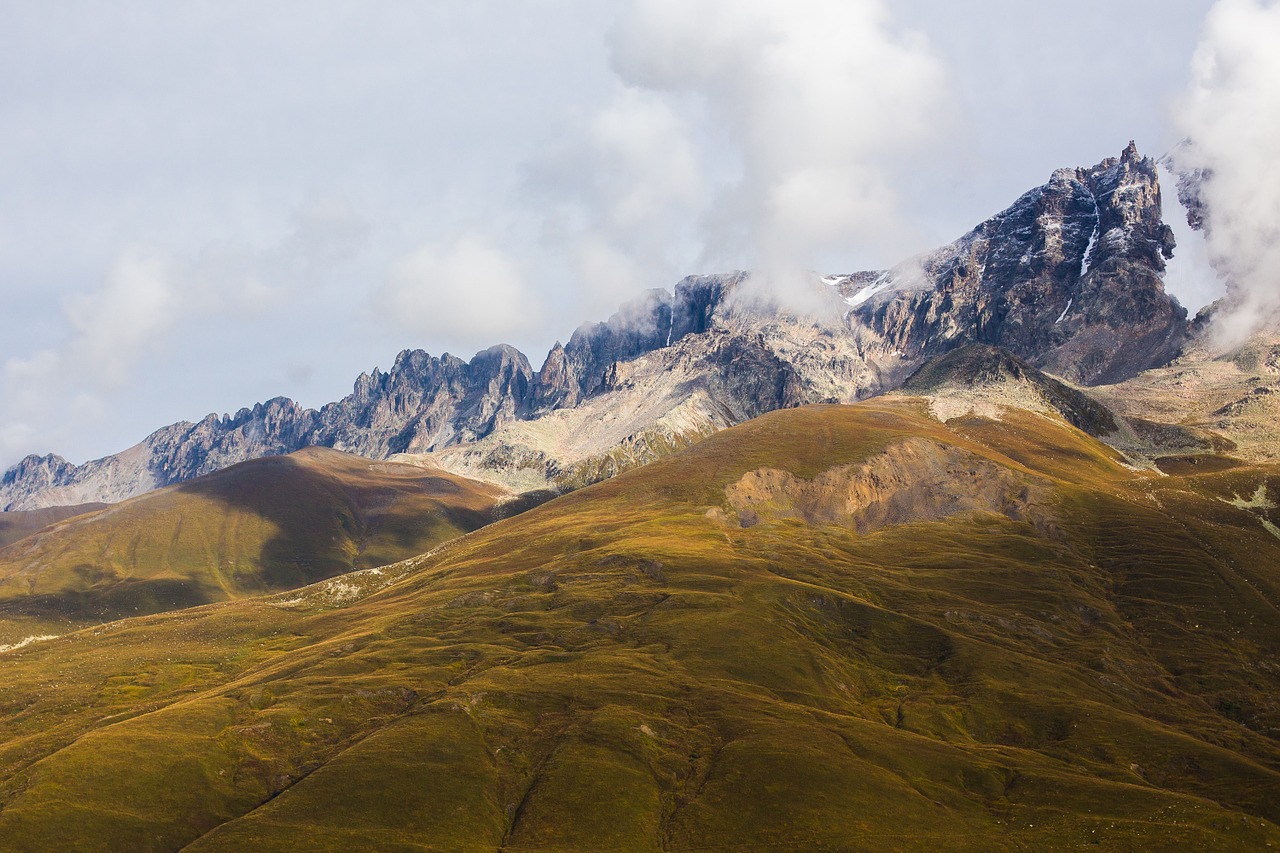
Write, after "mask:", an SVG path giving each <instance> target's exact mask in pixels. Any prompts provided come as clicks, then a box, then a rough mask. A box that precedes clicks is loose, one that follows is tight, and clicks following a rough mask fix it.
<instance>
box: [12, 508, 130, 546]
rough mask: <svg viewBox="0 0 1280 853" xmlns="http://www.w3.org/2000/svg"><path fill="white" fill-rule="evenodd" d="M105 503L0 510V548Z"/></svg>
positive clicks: (91, 510) (93, 509)
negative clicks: (9, 510)
mask: <svg viewBox="0 0 1280 853" xmlns="http://www.w3.org/2000/svg"><path fill="white" fill-rule="evenodd" d="M106 506H107V505H106V504H79V505H77V506H51V507H45V508H44V509H31V510H20V511H17V512H0V548H3V547H4V546H6V545H11V544H13V543H14V542H17V541H18V540H19V539H25V538H26V537H28V536H30V535H31V534H32V533H35V532H36V531H37V530H40V529H42V528H45V527H48V526H49V525H50V524H55V523H57V522H59V521H63V520H65V519H68V518H74V517H75V516H77V515H84V514H85V513H86V512H93V511H95V510H99V509H105V508H106Z"/></svg>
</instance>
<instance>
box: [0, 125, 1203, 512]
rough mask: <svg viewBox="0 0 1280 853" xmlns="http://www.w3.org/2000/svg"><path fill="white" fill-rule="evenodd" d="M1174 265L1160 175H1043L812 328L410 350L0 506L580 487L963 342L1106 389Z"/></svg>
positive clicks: (31, 463)
mask: <svg viewBox="0 0 1280 853" xmlns="http://www.w3.org/2000/svg"><path fill="white" fill-rule="evenodd" d="M1173 249H1174V245H1173V238H1172V234H1171V232H1170V230H1169V228H1168V227H1167V226H1166V225H1164V223H1163V221H1162V219H1161V195H1160V187H1159V181H1158V174H1157V167H1156V164H1155V162H1154V161H1152V160H1151V159H1149V158H1145V157H1142V156H1140V155H1139V154H1138V152H1137V150H1136V148H1135V147H1134V146H1133V145H1132V144H1130V145H1129V147H1128V148H1126V149H1125V151H1124V152H1123V153H1122V155H1121V156H1120V157H1119V158H1109V159H1107V160H1104V161H1103V162H1102V163H1099V164H1098V165H1096V166H1093V167H1090V168H1077V169H1064V170H1059V171H1057V172H1054V173H1053V175H1052V176H1051V178H1050V180H1049V182H1048V183H1047V184H1046V185H1044V186H1042V187H1039V188H1037V189H1035V190H1033V191H1031V192H1030V193H1027V194H1026V195H1024V196H1023V197H1022V198H1021V199H1019V200H1018V201H1017V202H1016V203H1015V204H1014V205H1013V206H1012V207H1010V208H1009V209H1008V210H1006V211H1004V212H1003V213H1001V214H999V215H997V216H995V217H993V218H991V219H990V220H988V221H986V222H984V223H982V224H981V225H979V226H978V227H977V228H975V229H974V230H973V231H971V232H970V233H969V234H967V235H965V236H964V237H962V238H961V239H960V240H958V241H956V242H955V243H952V244H950V245H949V246H946V247H943V248H942V249H939V250H937V251H936V252H933V253H931V254H929V255H926V256H924V257H922V258H916V259H913V260H911V261H909V262H907V263H905V264H902V265H900V266H898V267H896V268H894V269H893V270H888V271H882V272H868V273H856V274H852V275H843V276H829V277H827V278H826V279H823V281H824V282H825V284H823V285H818V284H817V283H816V282H815V284H814V286H815V287H819V289H820V290H821V291H822V292H820V293H819V294H818V295H817V297H807V301H808V302H810V303H813V302H815V300H816V301H818V302H824V301H825V303H827V305H826V307H825V308H820V309H819V310H818V311H817V312H816V314H814V316H809V314H806V313H801V314H799V315H797V314H796V313H795V312H793V311H792V312H789V311H788V310H787V309H786V307H785V306H786V305H787V304H788V303H789V301H790V300H789V298H788V296H787V294H785V293H783V294H775V295H774V296H775V297H777V300H778V305H781V306H782V307H781V308H779V307H778V305H772V306H770V305H765V306H764V309H763V310H761V306H760V305H759V304H758V301H759V300H758V295H759V294H758V292H757V291H758V290H759V288H758V287H756V286H755V285H756V284H758V282H753V281H751V279H750V277H749V276H747V275H746V274H742V273H737V274H733V275H722V276H698V277H691V278H688V279H686V280H684V281H682V282H680V283H679V284H677V285H676V287H675V289H674V291H673V292H670V293H668V292H666V291H662V290H655V291H650V292H648V293H646V294H643V295H642V296H641V297H639V298H638V299H637V300H635V301H633V302H631V303H629V304H627V305H625V306H623V307H622V309H621V310H620V311H619V312H618V313H617V314H615V315H614V316H613V317H611V318H610V319H609V320H608V321H606V322H604V323H594V324H586V325H584V326H582V327H580V328H579V329H578V330H577V331H575V332H574V333H573V335H572V336H571V337H570V339H569V341H568V343H567V344H564V345H563V346H562V345H561V344H559V343H557V344H556V346H555V347H553V348H552V349H551V351H550V352H549V353H548V355H547V358H546V359H545V361H544V363H543V366H542V368H541V369H540V370H538V371H536V372H535V371H534V370H533V369H532V368H531V366H530V364H529V361H528V359H526V358H525V356H524V355H522V354H521V353H520V352H518V351H516V350H515V349H513V348H511V347H506V346H499V347H494V348H492V349H489V350H486V351H484V352H481V353H479V354H477V355H476V356H475V357H474V358H472V359H471V360H470V361H463V360H461V359H459V358H456V357H454V356H451V355H448V354H446V355H443V356H440V357H438V358H437V357H433V356H429V355H428V354H426V353H424V352H422V351H420V350H413V351H405V352H402V353H401V354H400V355H399V356H397V358H396V360H395V363H394V365H393V366H392V368H391V370H390V371H389V372H388V373H382V372H380V371H378V370H375V371H373V373H372V374H364V375H362V376H361V377H360V378H359V379H358V380H357V381H356V383H355V388H354V390H353V393H352V394H351V395H350V396H348V397H346V398H344V399H343V400H340V401H338V402H335V403H330V404H328V405H326V406H324V407H322V408H321V409H320V410H318V411H316V410H311V409H304V408H302V407H300V406H298V405H297V404H295V403H293V402H292V401H290V400H288V399H285V398H277V399H274V400H271V401H268V402H267V403H263V404H259V405H256V406H254V407H253V408H251V409H243V410H241V411H240V412H238V413H237V414H236V415H235V416H224V417H221V418H219V417H216V416H214V415H209V416H208V417H207V418H205V419H204V420H202V421H200V422H199V423H196V424H192V423H181V424H175V425H173V426H170V427H166V428H164V429H162V430H159V431H157V432H156V433H153V434H152V435H151V436H148V437H147V438H146V439H145V440H144V441H143V442H142V443H141V444H139V445H136V446H135V447H133V448H130V449H129V450H126V451H124V452H123V453H120V454H117V455H115V456H109V457H106V458H104V459H99V460H95V461H92V462H88V463H86V464H84V465H80V466H74V465H71V464H69V463H68V462H66V461H65V460H63V459H61V458H59V457H57V456H44V457H38V456H30V457H27V458H26V459H24V460H23V461H22V462H20V463H19V464H18V465H17V466H15V467H14V468H11V469H10V470H9V471H7V472H6V473H5V474H4V476H3V478H2V479H0V507H3V508H5V509H7V510H17V509H31V508H36V507H41V506H48V505H56V504H68V503H84V502H89V501H104V502H113V501H118V500H121V499H124V498H127V497H130V496H133V495H136V494H140V493H143V492H145V491H148V490H150V489H154V488H157V487H160V486H165V485H169V484H172V483H176V482H183V481H185V480H188V479H190V478H192V477H195V476H199V475H201V474H207V473H210V472H212V471H216V470H219V469H221V468H224V467H226V466H227V465H230V464H234V463H236V462H239V461H243V460H245V459H250V458H256V457H260V456H267V455H273V454H281V453H288V452H291V451H293V450H297V449H300V448H302V447H306V446H311V445H319V446H325V447H333V448H336V449H339V450H343V451H346V452H349V453H356V454H360V455H363V456H367V457H370V458H375V459H382V458H389V457H392V456H395V455H396V454H423V453H430V454H432V456H431V461H432V462H433V463H434V464H437V465H440V466H442V467H445V468H448V469H449V470H453V471H455V472H457V473H459V474H463V475H466V476H469V477H476V478H480V479H487V480H491V481H494V482H498V483H501V484H502V485H504V486H507V487H510V488H558V489H567V488H575V487H577V486H580V485H583V484H585V483H590V482H594V481H596V480H599V479H601V478H603V477H607V476H611V475H612V474H614V473H616V472H617V471H619V470H624V469H626V468H628V467H633V466H634V465H637V464H643V463H644V462H647V461H650V460H652V459H655V458H658V457H660V456H662V455H664V454H667V453H670V452H671V451H672V450H674V449H676V448H679V447H683V446H685V445H687V444H689V443H691V442H693V441H697V440H700V439H701V438H703V437H705V436H706V435H709V434H711V433H712V432H715V431H717V430H720V429H723V428H725V427H727V426H730V425H732V424H735V423H740V422H742V421H744V420H746V419H749V418H751V417H754V416H756V415H758V414H761V413H763V412H766V411H771V410H774V409H778V408H786V407H789V406H796V405H801V404H807V403H819V402H843V403H848V402H854V401H856V400H861V399H865V398H867V397H870V396H873V395H875V394H879V393H882V392H884V391H887V390H891V389H893V388H895V387H897V386H898V385H899V384H900V383H901V382H902V381H903V380H904V379H905V378H906V377H907V376H908V375H909V374H910V373H912V372H913V371H914V370H915V369H916V368H918V367H919V366H920V365H921V364H922V363H923V362H924V361H926V360H927V359H928V358H930V357H932V356H936V355H940V354H942V353H945V352H947V351H949V350H951V349H953V348H955V347H958V346H962V345H964V344H966V343H983V344H988V345H994V346H999V347H1002V348H1004V349H1006V350H1009V351H1011V352H1013V353H1014V354H1016V355H1017V356H1019V357H1020V358H1022V359H1024V360H1026V361H1027V362H1029V363H1030V364H1032V365H1033V366H1035V367H1037V368H1040V369H1044V370H1047V371H1049V372H1051V373H1055V374H1057V375H1059V376H1062V377H1064V378H1066V379H1068V380H1071V381H1075V382H1079V383H1084V384H1097V383H1114V382H1117V381H1121V380H1124V379H1127V378H1129V377H1131V376H1133V375H1135V374H1137V373H1138V372H1140V371H1141V370H1143V369H1145V368H1149V367H1153V366H1158V365H1163V364H1166V363H1168V362H1169V361H1170V360H1171V359H1172V358H1173V357H1174V356H1176V355H1177V353H1178V352H1179V351H1180V349H1181V347H1182V346H1183V344H1184V342H1185V340H1186V336H1187V329H1188V325H1187V323H1186V313H1185V311H1184V310H1183V309H1182V308H1181V307H1180V306H1179V305H1178V304H1177V302H1176V300H1174V299H1173V298H1172V297H1170V296H1168V295H1167V294H1166V293H1165V292H1164V290H1163V286H1162V283H1161V274H1162V273H1163V270H1164V259H1165V258H1167V257H1169V256H1170V255H1171V253H1172V251H1173ZM811 313H812V312H811ZM587 424H589V425H591V428H590V429H584V425H587Z"/></svg>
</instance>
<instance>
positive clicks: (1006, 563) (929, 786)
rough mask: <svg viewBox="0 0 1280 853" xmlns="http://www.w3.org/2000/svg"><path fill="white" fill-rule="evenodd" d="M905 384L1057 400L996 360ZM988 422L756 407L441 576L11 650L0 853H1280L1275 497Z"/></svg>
mask: <svg viewBox="0 0 1280 853" xmlns="http://www.w3.org/2000/svg"><path fill="white" fill-rule="evenodd" d="M974 365H976V368H974ZM993 365H994V368H993ZM1019 372H1022V373H1023V374H1024V376H1022V377H1019V376H1018V375H1017V374H1018V373H1019ZM914 382H916V383H917V384H918V385H919V386H920V387H921V388H923V389H924V390H927V391H929V392H930V393H935V392H938V391H939V390H945V389H946V388H951V387H957V386H958V385H963V384H965V383H968V384H970V385H974V386H982V387H985V386H992V387H997V388H1015V389H1016V388H1020V387H1021V388H1023V389H1024V390H1023V391H1019V392H1018V393H1019V394H1022V393H1027V394H1029V393H1031V392H1030V391H1026V390H1025V389H1026V388H1040V387H1042V386H1041V385H1040V380H1039V378H1038V377H1037V376H1036V375H1035V374H1034V373H1028V372H1027V371H1026V369H1025V368H1023V367H1022V366H1021V365H1020V364H1019V363H1018V362H1017V361H1012V360H1008V359H1006V358H1005V357H1004V356H1002V355H1000V354H999V353H998V352H996V353H992V352H989V351H984V350H981V349H976V350H970V351H969V354H967V355H962V356H957V357H956V358H955V359H953V360H952V361H951V362H950V363H947V362H941V363H936V364H935V365H934V369H932V370H930V371H926V372H923V374H922V375H917V377H916V379H915V380H914ZM1053 387H1054V386H1050V389H1053ZM1046 393H1049V395H1050V397H1051V398H1053V397H1056V391H1054V392H1052V393H1051V392H1046ZM1065 398H1067V399H1071V398H1072V395H1070V394H1067V395H1065ZM993 400H994V398H992V400H989V401H988V402H989V403H990V405H991V406H992V408H991V410H990V412H989V414H988V415H982V414H976V413H966V414H958V415H955V416H953V417H951V418H950V419H949V420H948V421H947V422H946V423H945V424H944V423H941V422H940V421H938V420H937V419H936V418H935V417H933V416H931V415H930V405H931V400H930V399H926V398H923V397H915V396H909V395H906V394H903V395H897V396H885V397H880V398H877V399H875V400H869V401H865V402H861V403H858V404H855V405H848V406H834V405H818V406H805V407H801V408H794V409H788V410H783V411H776V412H772V413H768V414H765V415H763V416H761V417H758V418H755V419H753V420H751V421H749V422H747V423H744V424H741V425H739V426H735V427H732V428H729V429H725V430H723V431H720V432H718V433H717V434H716V435H713V436H710V437H708V438H707V439H705V440H703V441H701V442H699V443H698V444H696V445H695V446H693V447H690V448H687V449H685V450H682V451H677V452H675V453H673V454H671V455H668V456H667V457H666V458H664V459H661V460H658V461H656V462H654V463H652V464H649V465H647V466H644V467H642V468H639V469H637V470H632V471H628V472H624V473H622V474H620V475H619V476H617V477H614V478H612V479H610V480H608V481H606V482H602V483H598V484H596V485H593V486H590V487H586V488H583V489H580V490H577V491H575V492H573V493H570V494H568V495H565V496H562V497H560V498H558V499H555V500H553V501H551V502H549V503H546V504H544V505H542V506H540V507H538V508H536V509H534V510H531V511H529V512H527V513H524V514H522V515H520V516H518V517H515V518H512V519H508V520H505V521H501V522H498V523H496V524H492V525H489V526H487V527H485V528H483V529H480V530H478V531H476V532H474V533H471V534H469V535H467V536H464V537H462V538H460V539H456V540H453V541H452V542H451V543H449V544H447V545H445V546H444V547H442V548H440V549H438V550H437V551H436V552H435V553H433V554H429V555H426V556H423V557H418V558H414V559H411V560H408V561H406V562H403V563H400V564H396V565H393V566H388V567H384V568H383V569H381V570H377V571H374V570H366V571H358V572H354V573H351V574H348V575H344V576H343V577H342V578H338V579H334V580H331V581H327V582H324V583H321V584H319V585H316V586H312V587H308V588H305V589H302V590H298V591H294V592H289V593H285V594H280V595H276V596H269V597H264V598H254V599H242V600H234V601H228V602H222V603H217V604H213V605H210V606H206V607H202V608H196V609H192V610H186V611H182V612H179V613H173V614H165V615H158V616H149V617H141V618H132V619H126V620H123V621H120V622H117V623H113V624H111V625H107V626H100V627H96V628H91V629H86V630H83V631H80V632H78V633H75V634H71V635H69V636H65V637H61V638H55V639H46V640H33V641H31V642H29V643H28V644H26V645H25V646H22V647H21V648H15V649H11V650H9V651H7V652H4V653H2V660H3V664H4V668H5V678H4V679H3V683H0V706H2V707H3V708H4V713H3V714H0V838H3V839H4V840H5V844H6V845H8V846H10V847H11V848H12V849H75V850H99V849H101V850H118V849H130V850H177V849H186V850H191V851H198V850H248V849H252V850H263V851H270V850H291V851H299V850H333V849H385V850H393V849H402V850H409V849H429V850H477V851H479V850H502V849H505V850H546V851H550V850H618V851H629V850H646V851H648V850H667V851H673V853H678V852H679V851H694V850H706V849H721V850H724V849H751V850H759V851H795V850H802V849H803V850H859V849H920V848H926V847H927V848H930V849H937V850H984V851H986V850H991V851H1002V850H1010V851H1012V850H1028V849H1064V848H1072V847H1076V846H1083V847H1093V846H1097V847H1098V848H1099V849H1107V850H1159V849H1203V850H1256V849H1264V848H1266V847H1267V846H1274V845H1277V844H1280V796H1278V794H1280V710H1278V709H1277V705H1276V703H1275V701H1274V697H1275V696H1276V695H1280V669H1278V668H1277V667H1276V666H1275V665H1274V661H1275V660H1277V656H1278V654H1280V612H1278V611H1277V606H1278V605H1277V602H1280V572H1278V570H1277V567H1278V566H1280V532H1278V531H1280V527H1277V525H1278V524H1280V515H1277V510H1276V509H1275V506H1276V500H1277V498H1280V468H1278V467H1277V466H1276V465H1274V464H1270V465H1250V464H1242V465H1240V466H1238V467H1236V468H1233V469H1231V470H1229V471H1224V472H1219V473H1208V474H1197V475H1195V476H1181V475H1175V476H1163V475H1158V474H1156V473H1153V472H1150V471H1143V470H1135V469H1134V468H1133V467H1132V466H1128V465H1126V464H1124V463H1123V460H1122V458H1121V457H1120V456H1119V455H1118V454H1117V453H1116V451H1114V450H1113V449H1111V448H1110V447H1108V446H1106V445H1104V444H1102V443H1100V442H1098V441H1097V440H1095V439H1093V438H1091V437H1090V436H1088V435H1087V434H1086V433H1084V432H1081V431H1080V430H1078V429H1076V428H1075V427H1073V426H1071V425H1070V424H1068V423H1067V421H1066V420H1065V419H1064V418H1063V417H1061V416H1059V415H1057V414H1055V413H1054V411H1053V410H1052V409H1053V407H1046V408H1045V410H1044V411H1036V412H1028V411H1023V410H1020V409H1019V408H1017V407H1015V406H1003V407H1001V406H999V405H998V404H996V403H995V402H993ZM984 405H986V404H985V403H984ZM126 506H129V505H128V504H126ZM338 591H340V592H341V594H340V595H339V594H337V592H338Z"/></svg>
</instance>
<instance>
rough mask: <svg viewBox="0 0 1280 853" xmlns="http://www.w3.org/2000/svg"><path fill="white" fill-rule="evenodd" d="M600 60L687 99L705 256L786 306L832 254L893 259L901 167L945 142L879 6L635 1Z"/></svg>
mask: <svg viewBox="0 0 1280 853" xmlns="http://www.w3.org/2000/svg"><path fill="white" fill-rule="evenodd" d="M613 64H614V68H615V70H616V72H617V74H618V75H619V77H620V78H621V79H622V80H623V81H624V82H625V83H626V84H628V85H629V86H632V87H635V88H638V89H641V90H644V91H647V92H653V93H660V94H663V95H664V96H666V97H667V98H669V99H677V98H681V97H683V98H692V99H694V101H695V102H696V106H697V107H698V109H697V110H691V109H688V108H686V109H685V111H684V112H685V114H686V115H692V116H695V117H697V118H698V120H700V121H701V122H702V123H703V124H704V125H705V127H703V128H702V130H701V132H696V133H694V134H693V136H694V138H697V139H704V140H710V141H711V145H709V146H704V149H703V151H702V155H703V162H704V163H708V161H710V160H711V158H713V157H715V158H718V159H719V160H720V161H721V162H720V163H719V164H709V165H708V166H707V171H708V172H712V171H713V170H716V169H717V166H718V172H719V174H718V177H719V178H720V182H721V187H720V191H719V193H718V194H717V196H716V197H715V198H714V199H712V201H711V202H710V204H709V205H708V207H707V208H706V210H705V211H704V212H703V216H702V223H703V227H704V230H705V233H704V236H703V240H704V245H703V254H704V256H705V257H709V258H715V257H730V258H740V259H745V260H746V261H748V262H749V263H750V264H751V265H752V266H754V267H755V268H756V269H757V272H758V274H757V275H756V276H755V277H754V280H755V281H756V282H757V283H761V282H763V283H772V284H774V285H776V286H775V287H774V288H773V289H774V290H775V291H776V292H775V295H776V296H780V297H784V298H785V297H786V295H787V294H788V293H789V292H791V291H792V289H793V288H794V287H796V286H797V282H798V281H800V280H801V278H804V280H806V281H808V280H810V279H811V278H812V277H811V276H808V277H801V276H800V273H801V272H802V271H807V270H809V269H812V268H814V267H815V266H816V265H817V264H820V263H821V262H822V261H823V259H824V257H826V256H828V255H829V254H830V253H831V251H832V250H833V249H834V250H839V251H840V252H842V253H846V254H847V253H848V252H849V251H850V250H855V251H856V250H867V251H883V249H884V248H886V247H887V248H888V249H889V250H890V251H894V250H895V249H901V250H903V251H905V250H906V247H907V245H908V243H909V242H910V241H909V239H904V234H905V233H906V232H907V231H908V230H909V229H908V228H907V227H906V226H905V225H904V223H903V222H902V220H901V218H900V216H899V201H898V196H897V192H896V190H895V184H896V181H897V178H898V175H899V171H898V170H900V169H903V168H905V167H906V158H907V157H908V156H910V155H913V154H918V153H919V152H921V151H922V150H923V149H924V148H925V147H926V146H927V145H928V144H929V143H930V142H932V141H935V140H938V139H940V138H941V136H942V134H943V132H944V131H945V127H946V123H947V121H948V116H949V113H948V111H947V109H946V104H947V98H946V92H947V77H946V71H945V68H944V66H943V63H942V62H941V61H940V60H939V59H938V58H937V56H936V55H935V54H934V53H933V52H932V50H931V49H930V47H929V45H928V43H927V42H926V40H925V39H924V38H923V36H921V35H919V34H917V33H911V32H904V31H902V30H900V29H899V28H897V27H896V26H895V25H894V21H893V19H892V17H891V15H890V13H889V9H888V7H887V5H886V4H885V3H883V2H880V0H813V1H812V2H808V3H804V4H783V3H777V2H771V1H770V0H692V2H690V0H679V2H677V0H637V2H634V3H632V4H631V6H630V7H629V9H628V10H627V12H626V14H624V16H623V17H622V19H621V20H620V22H619V24H618V26H617V28H616V30H615V34H614V39H613ZM677 103H678V101H677ZM725 164H729V165H731V167H732V168H728V169H726V166H725Z"/></svg>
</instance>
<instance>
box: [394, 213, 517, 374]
mask: <svg viewBox="0 0 1280 853" xmlns="http://www.w3.org/2000/svg"><path fill="white" fill-rule="evenodd" d="M376 304H377V306H378V309H379V310H381V311H382V312H384V313H385V315H386V318H387V319H388V320H390V321H392V322H394V323H396V324H398V325H399V326H400V327H402V328H403V329H405V330H406V331H409V332H412V333H413V334H415V335H423V336H426V338H427V339H428V340H433V341H438V342H441V345H443V346H448V347H450V348H453V349H455V350H458V351H459V354H461V355H463V356H468V355H470V353H471V352H474V351H477V350H480V349H483V348H485V347H486V346H489V345H492V344H493V343H495V342H496V341H495V338H496V339H499V340H500V339H501V338H503V337H504V336H509V335H515V334H519V333H522V332H525V331H527V330H528V329H530V328H531V327H535V326H537V325H539V324H540V323H541V322H542V309H541V302H540V300H538V299H537V297H536V295H535V294H534V293H533V292H532V291H531V290H530V288H529V286H528V284H527V282H526V280H525V276H524V273H523V271H522V270H521V268H520V265H519V264H518V263H517V262H516V261H515V260H513V259H512V258H511V257H509V256H508V255H507V254H506V253H505V252H503V251H502V250H501V249H499V248H498V247H497V246H496V245H495V244H494V243H493V241H492V240H490V239H489V238H488V237H486V236H484V235H480V234H465V235H463V236H461V237H459V238H458V239H456V240H454V241H452V242H451V243H427V244H424V245H423V246H420V247H419V248H418V249H417V250H415V251H414V252H412V253H410V254H409V255H407V256H406V257H404V258H401V259H400V260H399V261H398V262H397V263H396V264H395V265H394V267H393V268H392V270H391V274H390V278H389V281H388V282H387V284H386V286H385V287H384V288H383V289H382V290H381V291H380V293H379V294H378V297H377V299H376Z"/></svg>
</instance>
